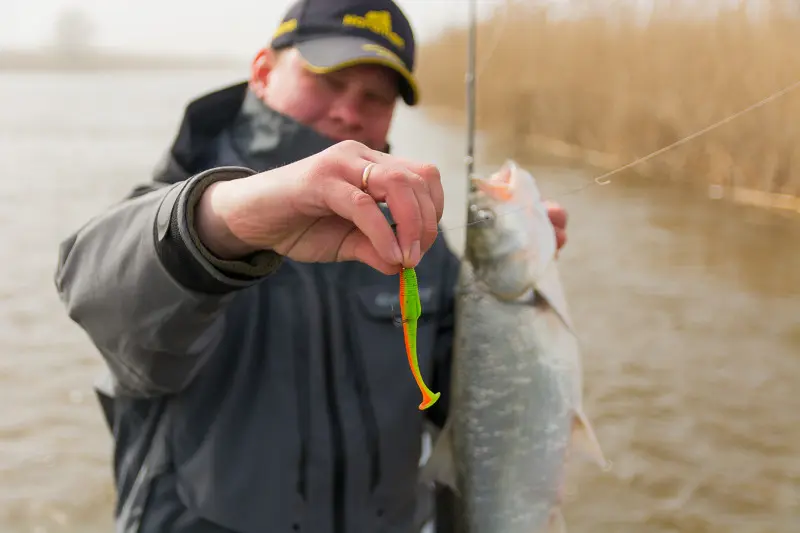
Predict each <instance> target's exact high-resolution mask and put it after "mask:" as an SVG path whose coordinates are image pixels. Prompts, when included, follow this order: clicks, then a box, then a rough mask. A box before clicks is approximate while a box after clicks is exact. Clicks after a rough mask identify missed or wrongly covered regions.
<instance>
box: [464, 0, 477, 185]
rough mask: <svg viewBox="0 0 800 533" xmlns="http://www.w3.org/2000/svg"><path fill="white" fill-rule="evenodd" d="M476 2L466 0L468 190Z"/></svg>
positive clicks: (472, 169) (472, 152)
mask: <svg viewBox="0 0 800 533" xmlns="http://www.w3.org/2000/svg"><path fill="white" fill-rule="evenodd" d="M476 3H477V2H476V0H467V5H468V7H469V38H468V42H467V74H466V77H465V81H466V96H467V155H466V157H465V162H466V165H467V185H468V187H469V191H473V190H474V188H475V186H474V185H473V184H472V176H473V174H474V172H475V76H476V74H475V62H476V60H475V56H476V54H475V48H476V34H477V26H478V22H477V14H476V5H475V4H476Z"/></svg>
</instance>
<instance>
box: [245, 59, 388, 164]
mask: <svg viewBox="0 0 800 533" xmlns="http://www.w3.org/2000/svg"><path fill="white" fill-rule="evenodd" d="M250 86H251V88H252V89H253V90H254V91H255V92H256V94H257V95H258V96H259V97H260V98H261V99H262V100H263V101H264V103H266V104H267V105H268V106H270V107H271V108H273V109H274V110H276V111H278V112H279V113H283V114H285V115H288V116H290V117H292V118H293V119H295V120H297V121H298V122H300V123H301V124H305V125H307V126H309V127H311V128H313V129H314V130H316V131H317V132H318V133H320V134H322V135H325V136H326V137H329V138H331V139H333V140H335V141H344V140H355V141H359V142H362V143H364V144H366V145H367V146H369V147H370V148H373V149H375V150H383V149H384V148H385V146H386V139H387V136H388V133H389V127H390V126H391V122H392V116H393V114H394V108H395V104H396V102H397V96H398V88H397V74H396V73H395V72H394V71H392V70H391V69H389V68H387V67H382V66H380V65H357V66H353V67H348V68H344V69H341V70H339V71H336V72H331V73H328V74H314V73H313V72H311V71H309V70H308V69H306V68H305V61H304V60H303V57H302V56H301V55H300V54H299V52H298V51H297V50H296V49H288V50H285V51H283V52H281V53H279V54H276V53H275V52H274V51H272V50H270V49H266V50H262V51H261V52H260V53H259V55H258V56H257V57H256V59H255V60H254V62H253V68H252V76H251V83H250Z"/></svg>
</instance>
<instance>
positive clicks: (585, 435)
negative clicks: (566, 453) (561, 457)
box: [572, 410, 611, 472]
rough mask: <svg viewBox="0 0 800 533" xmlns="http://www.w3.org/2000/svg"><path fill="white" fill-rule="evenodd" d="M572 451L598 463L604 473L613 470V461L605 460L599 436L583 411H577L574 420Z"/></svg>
mask: <svg viewBox="0 0 800 533" xmlns="http://www.w3.org/2000/svg"><path fill="white" fill-rule="evenodd" d="M572 450H574V451H577V452H578V453H579V454H580V455H582V456H583V457H585V458H587V459H589V460H590V461H592V462H594V463H596V464H597V465H598V466H599V467H600V468H602V469H603V470H604V471H606V472H607V471H609V470H611V461H609V460H607V459H606V458H605V455H604V454H603V450H602V448H601V447H600V442H599V441H598V440H597V435H595V433H594V429H592V425H591V424H590V423H589V419H588V418H586V414H585V413H584V412H583V411H581V410H579V411H577V412H576V413H575V417H574V418H573V419H572Z"/></svg>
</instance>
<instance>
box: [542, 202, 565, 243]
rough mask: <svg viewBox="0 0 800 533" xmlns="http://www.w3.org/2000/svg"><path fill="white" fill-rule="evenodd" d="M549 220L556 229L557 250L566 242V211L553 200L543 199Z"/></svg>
mask: <svg viewBox="0 0 800 533" xmlns="http://www.w3.org/2000/svg"><path fill="white" fill-rule="evenodd" d="M545 204H546V205H547V214H548V216H549V217H550V222H551V223H552V224H553V227H554V228H555V230H556V245H557V246H558V250H561V247H562V246H564V244H566V242H567V212H566V211H565V210H564V208H563V207H561V206H560V205H558V204H557V203H555V202H551V201H545Z"/></svg>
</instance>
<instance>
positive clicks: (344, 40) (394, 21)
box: [271, 0, 419, 106]
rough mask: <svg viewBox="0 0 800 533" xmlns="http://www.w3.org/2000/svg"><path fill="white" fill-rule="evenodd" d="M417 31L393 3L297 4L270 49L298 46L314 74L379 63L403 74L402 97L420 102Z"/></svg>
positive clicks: (310, 0) (331, 0) (337, 0)
mask: <svg viewBox="0 0 800 533" xmlns="http://www.w3.org/2000/svg"><path fill="white" fill-rule="evenodd" d="M414 45H415V43H414V33H413V31H412V30H411V24H410V23H409V22H408V19H407V18H406V16H405V14H404V13H403V12H402V10H401V9H400V7H399V6H398V5H397V4H395V3H394V2H393V1H392V0H298V1H297V2H295V3H294V4H293V5H292V6H291V7H290V8H289V10H288V11H287V12H286V14H285V15H284V17H283V20H282V22H281V23H280V25H279V26H278V29H277V30H276V31H275V33H274V34H273V36H272V45H271V46H272V48H274V49H276V50H279V49H281V48H286V47H289V46H294V47H296V48H297V50H298V51H299V52H300V55H302V56H303V59H305V60H306V62H307V63H308V64H309V67H308V68H309V69H310V70H311V71H312V72H317V73H326V72H332V71H335V70H338V69H341V68H345V67H349V66H353V65H363V64H378V65H384V66H386V67H389V68H391V69H393V70H395V71H396V72H397V73H398V74H400V88H399V91H400V95H401V96H402V97H403V100H404V101H405V102H406V103H407V104H408V105H410V106H413V105H415V104H416V103H417V102H418V101H419V89H418V87H417V80H416V79H415V78H414V74H413V71H414V57H415V50H414Z"/></svg>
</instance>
